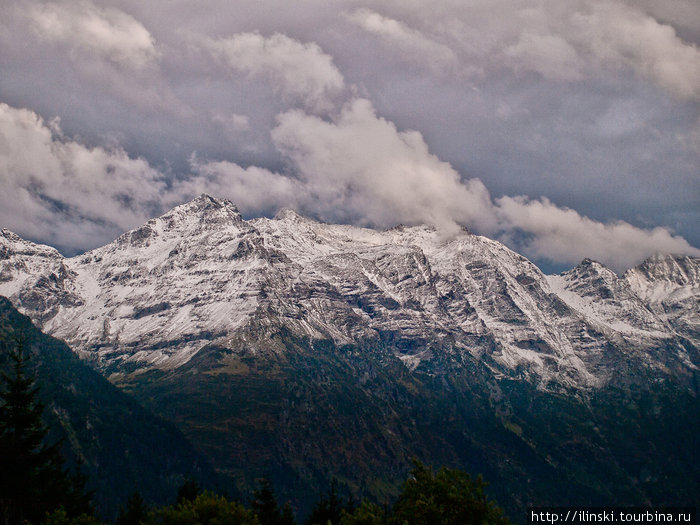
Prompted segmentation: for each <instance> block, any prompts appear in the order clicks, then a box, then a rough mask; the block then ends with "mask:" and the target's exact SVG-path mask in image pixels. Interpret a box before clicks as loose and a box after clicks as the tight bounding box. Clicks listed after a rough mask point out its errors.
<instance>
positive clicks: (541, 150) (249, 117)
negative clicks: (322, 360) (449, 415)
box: [0, 0, 700, 271]
mask: <svg viewBox="0 0 700 525" xmlns="http://www.w3.org/2000/svg"><path fill="white" fill-rule="evenodd" d="M699 44H700V5H699V4H698V3H697V0H664V1H659V0H534V1H533V0H527V1H524V0H432V1H431V2H425V1H416V0H395V1H391V0H375V1H373V2H369V1H364V2H363V1H351V0H342V1H332V0H297V1H294V2H288V1H284V2H280V1H277V0H271V1H264V2H261V1H259V0H256V1H252V0H251V1H248V0H236V1H230V0H197V1H194V0H167V1H160V2H143V0H104V1H100V0H84V1H82V0H69V1H58V2H42V1H35V0H23V1H21V2H12V1H9V0H0V226H2V227H6V228H9V229H11V230H13V231H15V232H17V233H18V234H20V235H22V236H24V237H26V238H28V239H31V240H35V241H40V242H44V243H47V244H50V245H53V246H56V247H57V248H59V249H60V250H61V251H62V252H63V253H65V254H68V255H72V254H75V253H78V252H80V251H84V250H86V249H90V248H94V247H97V246H100V245H102V244H105V243H107V242H109V241H111V240H112V239H114V238H115V237H116V236H118V235H119V234H120V233H122V232H123V231H125V230H127V229H129V228H133V227H135V226H138V225H139V224H141V223H142V222H144V221H146V220H147V219H148V218H150V217H153V216H155V215H158V214H159V213H161V212H163V211H165V210H167V209H168V208H170V207H172V206H174V205H176V204H180V203H182V202H185V201H187V200H189V199H190V198H192V197H194V196H196V195H197V194H199V193H202V192H207V193H209V194H211V195H213V196H216V197H224V198H228V199H231V200H232V201H234V202H235V203H236V204H237V205H238V207H239V209H240V210H241V212H242V213H243V214H244V216H246V217H255V216H261V215H267V216H272V215H274V213H275V212H276V211H277V210H278V209H280V208H282V207H291V208H295V209H297V210H298V211H300V212H301V213H303V214H306V215H308V216H312V217H315V218H318V219H322V220H325V221H328V222H343V223H351V224H357V225H362V226H372V227H376V228H386V227H391V226H394V225H395V224H397V223H404V224H418V223H428V224H432V225H435V226H436V227H438V228H441V229H443V230H444V231H445V232H446V235H449V234H450V233H451V232H454V231H457V230H458V229H459V226H461V225H464V226H467V227H468V228H469V229H471V230H472V231H474V232H476V233H480V234H484V235H487V236H489V237H492V238H496V239H499V240H502V241H503V242H505V243H506V244H508V245H509V246H510V247H512V248H514V249H516V250H517V251H519V252H520V253H523V254H524V255H526V256H528V257H529V258H531V259H532V260H533V261H534V262H536V263H537V264H539V265H540V266H541V267H542V268H543V269H545V270H547V271H554V270H556V271H559V270H562V269H565V268H568V267H571V266H572V265H575V264H577V263H578V262H579V261H580V260H581V259H583V258H584V257H589V258H592V259H596V260H598V261H601V262H603V263H605V264H608V265H609V266H611V267H612V268H614V269H616V270H617V271H623V270H624V269H626V268H628V267H630V266H633V265H635V264H637V263H639V262H641V261H642V260H643V259H645V258H646V257H648V256H649V255H651V254H653V253H655V252H676V253H687V254H694V255H700V250H698V246H700V227H699V226H700V162H699V161H700V49H699V47H698V45H699Z"/></svg>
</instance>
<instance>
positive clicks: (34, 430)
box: [0, 340, 92, 524]
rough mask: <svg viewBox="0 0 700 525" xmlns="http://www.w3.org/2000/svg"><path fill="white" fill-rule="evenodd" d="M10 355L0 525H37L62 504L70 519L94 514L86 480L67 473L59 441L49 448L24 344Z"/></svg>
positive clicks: (3, 406) (1, 390)
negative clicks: (33, 524) (29, 523)
mask: <svg viewBox="0 0 700 525" xmlns="http://www.w3.org/2000/svg"><path fill="white" fill-rule="evenodd" d="M9 356H10V359H11V362H12V373H10V374H8V373H4V372H3V373H2V384H0V472H2V476H1V477H0V522H3V523H5V524H14V523H22V522H24V521H33V522H38V521H40V520H41V519H42V518H44V516H45V515H46V513H47V512H50V511H53V510H55V509H57V508H59V507H61V506H63V507H64V508H65V509H66V511H67V512H68V513H69V514H71V515H77V514H80V513H81V512H90V511H91V510H92V509H91V508H90V504H89V499H90V497H89V495H88V494H86V493H85V491H84V487H83V484H84V478H79V477H74V476H71V475H69V474H68V473H67V472H66V471H65V470H64V468H63V458H62V457H61V455H60V453H59V447H60V443H54V444H53V445H47V444H46V437H47V434H48V428H47V427H46V426H45V425H44V423H43V421H42V419H41V416H42V413H43V406H42V405H41V403H39V402H38V401H37V399H36V397H37V392H38V391H39V388H38V387H37V386H36V385H35V382H34V379H33V378H32V377H30V376H29V375H28V374H27V371H26V370H27V364H28V363H27V362H28V356H27V355H26V354H25V352H24V345H23V342H22V341H21V340H19V341H18V342H17V347H16V349H15V350H14V351H12V352H10V354H9Z"/></svg>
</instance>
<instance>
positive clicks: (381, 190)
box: [272, 99, 493, 230]
mask: <svg viewBox="0 0 700 525" xmlns="http://www.w3.org/2000/svg"><path fill="white" fill-rule="evenodd" d="M272 138H273V141H274V143H275V145H276V146H277V148H278V149H279V150H280V152H281V153H282V154H284V155H285V156H286V157H287V158H288V159H290V160H291V161H292V162H293V164H294V166H295V168H296V170H297V172H298V177H299V179H300V180H301V181H302V182H303V183H304V187H305V189H306V192H307V194H308V199H307V202H306V205H307V206H309V207H312V208H313V210H314V211H315V212H316V213H318V214H320V215H321V216H322V217H324V218H328V219H329V220H334V219H335V220H338V219H340V220H343V221H347V222H353V223H360V224H368V225H374V226H393V225H395V224H396V223H398V222H403V223H407V224H416V223H421V222H426V223H430V224H435V225H438V226H441V227H443V228H446V229H452V230H454V229H455V228H456V227H457V222H458V221H459V222H469V223H471V224H475V225H478V226H479V227H482V228H487V227H488V226H489V224H490V223H491V222H492V220H493V218H492V217H491V216H490V211H489V209H490V200H489V197H488V191H487V190H486V188H485V187H484V185H483V184H482V183H481V182H480V181H479V180H477V179H473V180H471V181H468V182H466V183H463V182H460V178H459V174H458V173H457V172H456V171H455V170H454V169H453V168H452V167H451V166H450V165H449V164H448V163H446V162H442V161H441V160H440V159H438V158H437V157H436V156H435V155H433V154H431V153H430V152H429V151H428V146H427V144H426V143H425V141H424V140H423V137H422V136H421V135H420V133H418V132H416V131H398V130H397V129H396V126H395V125H394V124H393V123H392V122H390V121H388V120H385V119H383V118H380V117H378V116H377V115H376V114H375V111H374V108H373V107H372V104H371V103H370V102H369V101H368V100H365V99H356V100H354V101H352V102H351V103H349V104H348V105H347V106H346V107H345V108H344V109H343V111H342V112H341V114H340V115H339V116H338V117H337V118H336V119H335V120H333V121H328V120H323V119H321V118H318V117H316V116H311V115H307V114H305V113H303V112H301V111H290V112H287V113H283V114H281V115H279V116H278V125H277V127H276V128H275V129H274V130H273V131H272Z"/></svg>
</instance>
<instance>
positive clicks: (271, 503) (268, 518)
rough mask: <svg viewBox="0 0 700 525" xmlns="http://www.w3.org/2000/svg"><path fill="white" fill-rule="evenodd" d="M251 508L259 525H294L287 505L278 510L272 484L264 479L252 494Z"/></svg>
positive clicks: (289, 506) (290, 509) (292, 516)
mask: <svg viewBox="0 0 700 525" xmlns="http://www.w3.org/2000/svg"><path fill="white" fill-rule="evenodd" d="M251 508H252V509H253V512H255V515H256V516H257V517H258V520H259V521H260V525H294V524H295V523H296V520H295V519H294V513H293V512H292V507H291V505H289V504H285V506H284V507H283V508H282V509H280V507H279V504H278V503H277V498H276V497H275V491H274V489H273V488H272V483H270V481H269V480H267V479H264V480H263V481H262V482H261V484H260V487H259V488H258V489H257V490H256V491H255V493H254V499H253V501H252V502H251Z"/></svg>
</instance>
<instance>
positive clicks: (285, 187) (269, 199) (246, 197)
mask: <svg viewBox="0 0 700 525" xmlns="http://www.w3.org/2000/svg"><path fill="white" fill-rule="evenodd" d="M192 169H193V176H192V177H191V178H189V179H188V180H185V181H182V182H178V183H177V184H175V186H174V187H173V189H172V192H171V196H170V198H169V200H170V201H171V202H169V203H168V205H170V206H172V205H174V204H178V203H180V202H183V201H186V200H189V199H191V198H193V197H196V196H197V195H199V194H201V193H208V194H210V195H215V196H217V197H224V198H227V199H230V200H231V201H233V202H235V203H236V206H238V209H239V210H240V211H241V212H242V213H244V214H254V215H260V214H262V213H267V214H274V213H275V212H276V211H277V210H279V209H280V208H285V207H289V208H296V207H298V206H299V203H298V199H299V197H300V196H302V195H303V193H304V189H303V188H302V187H301V186H300V184H299V183H298V182H297V181H295V180H294V179H292V178H289V177H285V176H283V175H280V174H278V173H274V172H271V171H269V170H266V169H264V168H259V167H257V166H250V167H248V168H243V167H241V166H239V165H238V164H235V163H233V162H225V161H221V162H200V161H198V160H197V159H195V158H193V159H192Z"/></svg>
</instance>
